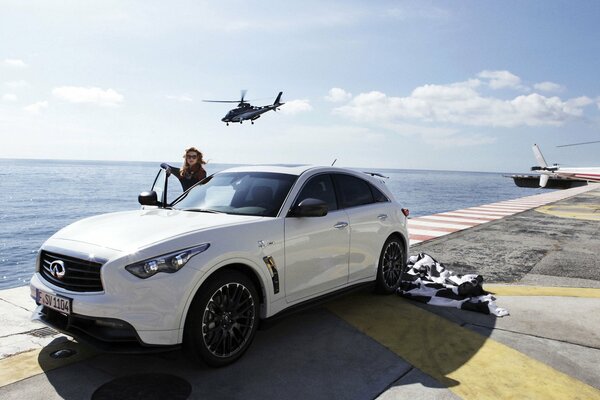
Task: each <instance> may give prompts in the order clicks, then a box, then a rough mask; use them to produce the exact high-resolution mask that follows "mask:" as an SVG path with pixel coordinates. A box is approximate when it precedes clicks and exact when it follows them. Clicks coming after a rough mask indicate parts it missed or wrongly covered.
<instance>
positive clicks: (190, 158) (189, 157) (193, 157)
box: [185, 151, 198, 166]
mask: <svg viewBox="0 0 600 400" xmlns="http://www.w3.org/2000/svg"><path fill="white" fill-rule="evenodd" d="M185 160H186V161H187V163H188V165H190V166H192V165H194V164H196V163H197V162H198V154H197V153H195V152H193V151H192V152H189V153H187V154H186V155H185Z"/></svg>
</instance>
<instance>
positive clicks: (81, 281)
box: [40, 251, 104, 292]
mask: <svg viewBox="0 0 600 400" xmlns="http://www.w3.org/2000/svg"><path fill="white" fill-rule="evenodd" d="M55 261H62V266H64V276H62V277H60V278H59V277H57V276H56V274H53V273H52V271H51V269H52V268H51V264H52V263H53V262H55ZM100 268H102V263H99V262H95V261H89V260H82V259H80V258H75V257H69V256H64V255H61V254H56V253H50V252H47V251H42V254H41V257H40V274H41V275H42V276H43V277H44V279H46V280H47V281H48V282H50V283H52V284H53V285H56V286H59V287H61V288H64V289H67V290H71V291H74V292H101V291H102V290H104V288H103V287H102V280H101V279H100ZM55 269H56V268H55Z"/></svg>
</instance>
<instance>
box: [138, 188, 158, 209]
mask: <svg viewBox="0 0 600 400" xmlns="http://www.w3.org/2000/svg"><path fill="white" fill-rule="evenodd" d="M138 201H139V202H140V204H141V205H143V206H157V205H158V197H157V196H156V192H155V191H154V190H153V191H151V192H142V193H140V194H139V196H138Z"/></svg>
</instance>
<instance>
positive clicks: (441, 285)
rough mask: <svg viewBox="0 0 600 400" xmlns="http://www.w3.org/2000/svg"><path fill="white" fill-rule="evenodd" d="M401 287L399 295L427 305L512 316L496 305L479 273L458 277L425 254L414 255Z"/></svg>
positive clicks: (409, 262) (498, 315)
mask: <svg viewBox="0 0 600 400" xmlns="http://www.w3.org/2000/svg"><path fill="white" fill-rule="evenodd" d="M402 280H403V282H402V285H401V286H400V288H398V291H397V292H398V294H399V295H401V296H403V297H406V298H411V299H414V300H417V301H421V302H423V303H426V304H431V305H435V306H443V307H455V308H460V309H464V310H470V311H476V312H481V313H484V314H493V315H495V316H497V317H503V316H506V315H509V312H508V310H507V309H505V308H502V307H498V306H497V305H496V298H495V297H494V296H493V295H491V294H490V293H488V292H486V291H485V290H483V277H482V276H481V275H476V274H466V275H460V274H456V273H454V272H452V271H450V270H448V269H446V267H445V266H444V265H443V264H441V263H439V262H437V261H436V260H435V259H434V258H433V257H431V256H430V255H428V254H425V253H419V254H418V255H416V256H411V257H410V258H409V260H408V265H407V269H406V271H405V273H404V275H403V278H402Z"/></svg>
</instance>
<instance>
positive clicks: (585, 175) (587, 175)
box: [531, 144, 600, 187]
mask: <svg viewBox="0 0 600 400" xmlns="http://www.w3.org/2000/svg"><path fill="white" fill-rule="evenodd" d="M533 154H534V156H535V159H536V160H537V162H538V164H539V166H535V167H531V170H532V171H539V172H540V174H541V175H540V187H545V186H546V184H547V183H548V179H550V178H566V179H574V180H578V181H587V182H600V167H583V168H562V167H559V166H558V164H554V165H553V166H551V167H549V166H548V164H547V163H546V160H545V159H544V156H543V155H542V152H541V151H540V148H539V147H538V145H537V144H534V145H533Z"/></svg>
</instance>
